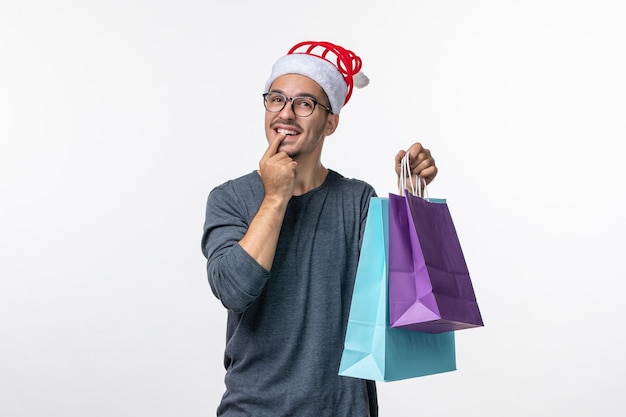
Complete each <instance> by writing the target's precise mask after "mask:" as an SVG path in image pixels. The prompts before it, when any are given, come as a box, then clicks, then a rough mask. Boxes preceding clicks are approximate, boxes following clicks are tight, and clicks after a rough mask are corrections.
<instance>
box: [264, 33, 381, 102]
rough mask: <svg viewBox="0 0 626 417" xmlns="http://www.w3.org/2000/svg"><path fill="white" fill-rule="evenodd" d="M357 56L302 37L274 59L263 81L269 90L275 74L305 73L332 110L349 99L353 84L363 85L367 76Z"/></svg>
mask: <svg viewBox="0 0 626 417" xmlns="http://www.w3.org/2000/svg"><path fill="white" fill-rule="evenodd" d="M361 64H362V63H361V58H359V57H358V56H357V55H356V54H355V53H354V52H352V51H349V50H347V49H345V48H343V47H341V46H339V45H335V44H332V43H330V42H316V41H306V42H301V43H299V44H297V45H295V46H294V47H292V48H291V49H290V50H289V52H288V53H287V55H285V56H283V57H281V58H279V59H278V61H276V63H275V64H274V66H273V67H272V72H271V74H270V76H269V78H268V79H267V82H266V83H265V91H266V92H267V91H269V89H270V87H271V86H272V83H273V82H274V80H276V78H278V77H280V76H283V75H286V74H300V75H304V76H305V77H309V78H310V79H312V80H313V81H315V82H316V83H318V84H319V85H320V87H322V89H323V90H324V92H325V93H326V95H327V96H328V99H329V100H330V107H331V109H332V112H333V113H334V114H339V112H340V111H341V109H342V107H343V106H344V105H345V104H346V103H347V102H348V100H350V97H351V96H352V89H353V87H356V88H363V87H365V86H367V85H368V84H369V79H368V78H367V76H365V74H363V73H362V72H361Z"/></svg>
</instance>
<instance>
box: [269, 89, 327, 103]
mask: <svg viewBox="0 0 626 417" xmlns="http://www.w3.org/2000/svg"><path fill="white" fill-rule="evenodd" d="M269 93H280V94H282V95H284V96H285V97H287V95H286V94H285V93H284V92H283V91H282V90H278V89H275V88H273V89H271V90H270V91H269ZM295 97H307V98H312V99H313V100H315V101H320V100H319V99H318V98H317V97H315V96H314V95H313V94H311V93H300V94H298V95H297V96H295Z"/></svg>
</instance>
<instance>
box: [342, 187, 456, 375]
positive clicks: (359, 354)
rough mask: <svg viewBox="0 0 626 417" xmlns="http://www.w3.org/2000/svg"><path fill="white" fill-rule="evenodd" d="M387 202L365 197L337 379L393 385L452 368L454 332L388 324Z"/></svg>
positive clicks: (451, 369)
mask: <svg viewBox="0 0 626 417" xmlns="http://www.w3.org/2000/svg"><path fill="white" fill-rule="evenodd" d="M388 207H389V200H388V199H387V198H383V197H373V198H371V199H370V204H369V211H368V214H367V220H366V224H365V230H364V235H363V242H362V245H361V254H360V257H359V264H358V266H357V273H356V278H355V283H354V290H353V295H352V302H351V305H350V314H349V318H348V325H347V330H346V337H345V342H344V349H343V353H342V357H341V363H340V366H339V375H343V376H350V377H355V378H363V379H370V380H375V381H395V380H400V379H407V378H413V377H419V376H425V375H432V374H437V373H442V372H448V371H454V370H456V352H455V340H454V333H453V332H447V333H438V334H428V333H422V332H415V331H411V330H405V329H394V328H392V327H391V326H390V325H389V314H388V311H389V309H388V293H387V268H388V261H387V259H388V256H389V245H388V243H389V240H388V224H389V223H388V216H389V212H388Z"/></svg>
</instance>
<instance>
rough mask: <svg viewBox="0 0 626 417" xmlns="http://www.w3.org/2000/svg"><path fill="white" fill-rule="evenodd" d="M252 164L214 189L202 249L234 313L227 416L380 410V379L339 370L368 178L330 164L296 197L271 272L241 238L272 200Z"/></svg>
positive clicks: (311, 416)
mask: <svg viewBox="0 0 626 417" xmlns="http://www.w3.org/2000/svg"><path fill="white" fill-rule="evenodd" d="M263 194H264V191H263V185H262V182H261V179H260V177H259V175H258V174H257V173H256V172H252V173H250V174H247V175H245V176H243V177H240V178H237V179H235V180H232V181H228V182H226V183H224V184H222V185H220V186H218V187H216V188H215V189H213V190H212V191H211V193H210V194H209V197H208V200H207V208H206V220H205V225H204V234H203V237H202V250H203V253H204V255H205V256H206V258H207V260H208V261H207V273H208V279H209V283H210V285H211V289H212V291H213V293H214V294H215V296H216V297H217V298H218V299H219V300H220V301H221V302H222V304H223V305H224V307H226V309H227V311H228V320H227V328H226V349H225V352H224V366H225V368H226V377H225V384H226V392H225V393H224V396H223V398H222V402H221V403H220V405H219V407H218V410H217V415H218V416H298V417H324V416H328V417H348V416H349V417H355V416H356V417H361V416H363V417H365V416H377V415H378V411H377V399H376V387H375V384H374V382H373V381H365V380H361V379H357V378H349V377H343V376H339V375H338V374H337V373H338V369H339V362H340V360H341V353H342V351H343V341H344V336H345V332H346V326H347V322H348V315H349V311H350V301H351V298H352V289H353V286H354V278H355V275H356V269H357V264H358V259H359V248H360V242H361V237H362V235H363V229H364V225H365V219H366V216H367V208H368V204H369V199H370V197H373V196H375V192H374V190H373V188H372V187H371V186H370V185H368V184H367V183H365V182H363V181H360V180H355V179H347V178H344V177H343V176H341V175H340V174H338V173H336V172H334V171H331V170H329V172H328V176H327V178H326V180H325V181H324V183H323V184H322V185H321V186H320V187H318V188H316V189H314V190H312V191H310V192H308V193H307V194H305V195H302V196H294V197H292V199H291V200H290V202H289V205H288V207H287V211H286V214H285V219H284V221H283V225H282V228H281V231H280V237H279V240H278V246H277V248H276V255H275V258H274V262H273V265H272V269H271V271H270V272H267V271H265V270H264V269H263V268H262V267H261V266H260V265H259V264H258V263H257V262H256V261H255V260H254V259H253V258H252V257H250V255H248V253H247V252H245V251H244V250H243V249H242V248H241V246H240V245H239V243H238V242H239V240H240V239H241V238H242V237H243V235H244V234H245V233H246V230H247V228H248V226H249V224H250V222H251V221H252V218H253V217H254V215H255V214H256V212H257V210H258V208H259V206H260V204H261V201H262V199H263Z"/></svg>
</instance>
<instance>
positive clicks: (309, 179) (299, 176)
mask: <svg viewBox="0 0 626 417" xmlns="http://www.w3.org/2000/svg"><path fill="white" fill-rule="evenodd" d="M327 175H328V169H326V168H324V166H323V165H322V163H321V162H319V161H317V163H316V165H314V166H311V167H307V166H300V165H298V167H297V168H296V185H295V188H294V190H293V195H294V196H298V195H303V194H306V193H308V192H309V191H311V190H313V189H315V188H317V187H319V186H320V185H322V184H323V183H324V181H325V180H326V176H327Z"/></svg>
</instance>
